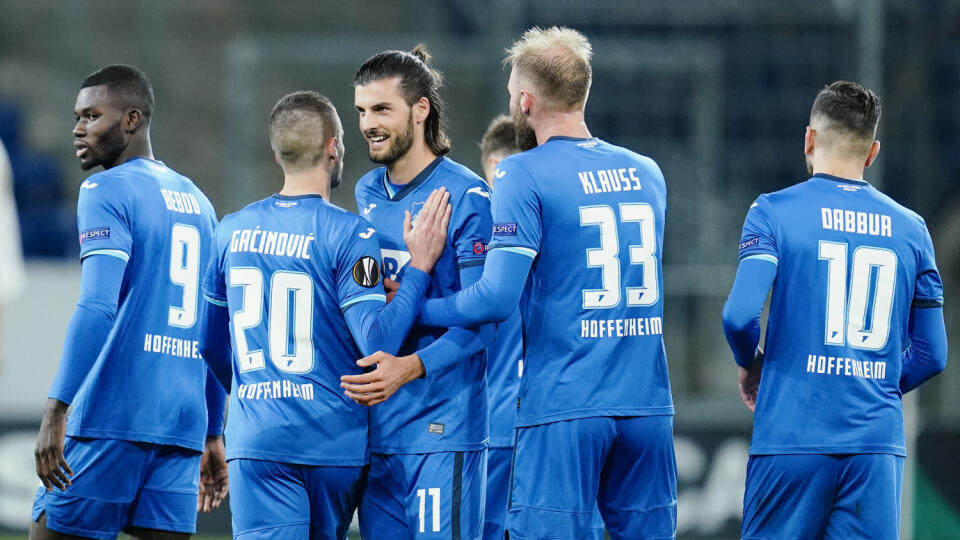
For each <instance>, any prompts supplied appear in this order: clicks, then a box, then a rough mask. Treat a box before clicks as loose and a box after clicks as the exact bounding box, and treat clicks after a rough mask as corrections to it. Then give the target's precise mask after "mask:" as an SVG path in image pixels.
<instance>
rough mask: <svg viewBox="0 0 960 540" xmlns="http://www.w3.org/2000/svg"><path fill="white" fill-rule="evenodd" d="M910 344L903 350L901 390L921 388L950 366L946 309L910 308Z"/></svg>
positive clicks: (907, 390)
mask: <svg viewBox="0 0 960 540" xmlns="http://www.w3.org/2000/svg"><path fill="white" fill-rule="evenodd" d="M908 330H909V333H910V346H909V347H908V348H907V350H906V351H905V352H904V353H903V368H902V370H901V372H900V392H902V393H904V394H906V393H907V392H909V391H911V390H913V389H915V388H917V387H918V386H920V385H921V384H923V383H924V382H926V381H927V380H928V379H930V378H931V377H933V376H934V375H936V374H938V373H940V372H941V371H943V370H944V368H946V367H947V331H946V327H945V325H944V322H943V309H942V308H913V309H912V310H911V311H910V326H909V329H908Z"/></svg>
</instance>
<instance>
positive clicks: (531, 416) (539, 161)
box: [490, 137, 673, 426]
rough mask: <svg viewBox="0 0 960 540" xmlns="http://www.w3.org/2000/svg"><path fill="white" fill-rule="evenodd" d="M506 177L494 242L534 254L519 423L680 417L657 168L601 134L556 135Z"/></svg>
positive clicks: (502, 171) (510, 165) (525, 306)
mask: <svg viewBox="0 0 960 540" xmlns="http://www.w3.org/2000/svg"><path fill="white" fill-rule="evenodd" d="M496 175H497V189H496V191H495V193H494V201H493V220H494V225H493V239H492V240H491V241H490V249H491V250H492V249H505V250H510V251H513V252H516V253H520V254H523V255H527V256H529V257H532V258H533V259H534V261H533V266H532V267H531V270H530V274H529V277H528V281H527V290H526V294H525V298H526V301H525V302H523V303H522V304H521V311H522V318H523V340H524V343H523V346H524V358H523V363H524V365H523V369H524V374H523V377H522V378H521V380H520V397H519V401H518V417H517V425H518V426H531V425H537V424H542V423H546V422H555V421H558V420H569V419H574V418H586V417H590V416H644V415H670V414H673V400H672V398H671V396H670V381H669V376H668V373H667V356H666V352H665V351H664V346H663V335H662V334H663V294H662V289H663V286H662V284H663V279H662V276H661V271H660V270H661V264H660V256H661V248H662V246H663V225H664V215H665V213H666V206H667V200H666V185H665V183H664V179H663V175H662V174H661V172H660V169H659V168H658V167H657V164H656V163H654V161H653V160H651V159H649V158H647V157H644V156H640V155H638V154H635V153H633V152H631V151H629V150H626V149H624V148H619V147H616V146H613V145H611V144H608V143H606V142H604V141H601V140H599V139H574V138H570V137H551V138H550V139H549V140H548V141H547V142H545V143H544V144H541V145H540V146H538V147H536V148H534V149H533V150H530V151H527V152H523V153H521V154H515V155H513V156H510V157H508V158H506V159H504V160H503V161H501V162H500V165H499V167H498V168H497V172H496Z"/></svg>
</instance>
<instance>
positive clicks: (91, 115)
mask: <svg viewBox="0 0 960 540" xmlns="http://www.w3.org/2000/svg"><path fill="white" fill-rule="evenodd" d="M85 118H86V119H87V120H90V121H93V120H96V119H97V118H98V115H96V114H93V113H91V114H88V115H87V116H86V117H85Z"/></svg>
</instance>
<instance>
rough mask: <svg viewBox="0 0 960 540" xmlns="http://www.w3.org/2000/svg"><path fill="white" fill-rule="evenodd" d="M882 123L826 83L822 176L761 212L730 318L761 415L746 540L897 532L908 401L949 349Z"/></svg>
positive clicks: (847, 92) (871, 101)
mask: <svg viewBox="0 0 960 540" xmlns="http://www.w3.org/2000/svg"><path fill="white" fill-rule="evenodd" d="M879 120H880V100H879V99H878V98H877V96H876V94H874V93H873V92H872V91H870V90H868V89H866V88H864V87H863V86H861V85H859V84H857V83H853V82H845V81H838V82H834V83H832V84H830V85H829V86H827V87H825V88H824V89H823V90H821V91H820V93H818V94H817V97H816V99H815V101H814V103H813V108H812V110H811V112H810V125H809V126H807V130H806V135H805V139H804V152H805V154H806V160H807V168H808V170H809V173H810V174H811V175H812V177H811V178H810V179H809V180H807V181H805V182H802V183H799V184H796V185H794V186H791V187H789V188H786V189H784V190H781V191H777V192H775V193H769V194H765V195H761V196H760V197H759V198H757V200H756V201H754V203H753V204H752V205H750V210H749V211H748V212H747V218H746V221H745V222H744V225H743V235H742V236H741V238H740V266H739V268H738V269H737V276H736V279H735V281H734V284H733V290H732V291H731V292H730V296H729V298H728V299H727V303H726V305H725V306H724V310H723V325H724V330H725V331H726V335H727V340H728V341H729V343H730V347H731V348H732V349H733V355H734V359H735V360H736V362H737V364H738V366H739V368H738V370H739V374H740V376H739V378H740V393H741V396H742V398H743V401H744V403H746V405H747V406H748V407H749V408H750V410H752V411H754V428H753V439H752V441H751V444H750V462H749V464H748V466H747V483H746V493H745V495H744V516H743V527H742V532H741V534H742V537H743V538H745V539H753V538H845V539H846V538H864V539H866V538H869V539H895V538H899V532H900V486H901V480H902V475H903V459H904V455H905V452H904V450H905V444H904V432H903V410H902V402H901V397H902V395H903V394H904V393H906V392H909V391H910V390H912V389H914V388H916V387H917V386H919V385H920V384H922V383H923V382H924V381H925V380H927V379H929V378H930V377H932V376H934V375H936V374H937V373H938V372H940V371H941V370H943V368H944V367H945V365H946V360H947V342H946V331H945V329H944V323H943V310H942V305H943V286H942V284H941V282H940V275H939V273H938V272H937V266H936V262H935V260H934V253H933V243H932V242H931V240H930V234H929V233H928V232H927V227H926V224H925V223H924V221H923V218H921V217H920V216H918V215H917V214H916V213H914V212H912V211H910V210H908V209H907V208H904V207H903V206H901V205H899V204H897V203H896V202H894V201H893V200H892V199H890V198H889V197H887V196H886V195H884V194H883V193H881V192H879V191H878V190H877V189H876V188H874V187H873V186H871V185H870V184H869V183H867V182H866V181H864V179H863V172H864V168H865V167H868V166H870V164H871V163H872V162H873V160H874V158H876V156H877V153H878V152H879V150H880V143H879V142H878V141H876V140H874V139H875V136H876V130H877V124H878V122H879ZM771 287H772V288H773V294H772V296H771V300H770V311H769V317H768V320H767V334H766V347H765V350H763V351H760V350H759V349H758V344H759V341H760V324H759V323H760V312H761V310H762V309H763V303H764V300H765V299H766V297H767V293H768V292H769V291H770V289H771Z"/></svg>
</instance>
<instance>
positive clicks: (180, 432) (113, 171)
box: [67, 158, 217, 451]
mask: <svg viewBox="0 0 960 540" xmlns="http://www.w3.org/2000/svg"><path fill="white" fill-rule="evenodd" d="M77 223H78V228H79V231H80V258H81V259H82V258H84V257H88V256H90V255H108V256H112V257H118V258H120V259H123V260H126V261H127V266H126V269H125V271H124V276H123V282H122V284H121V287H120V298H119V304H118V306H117V314H116V318H115V320H114V323H113V328H112V329H111V330H110V334H109V336H108V337H107V341H106V343H105V344H104V346H103V349H102V350H101V351H100V355H99V357H98V358H97V360H96V362H95V363H94V365H93V368H92V369H91V370H90V373H89V374H88V375H87V377H86V379H84V382H83V385H82V386H81V387H80V390H79V392H78V393H77V396H76V397H75V399H74V400H73V403H72V404H71V407H72V412H71V414H70V417H69V420H68V422H67V434H68V435H70V436H72V437H94V438H103V439H122V440H128V441H139V442H148V443H153V444H160V445H173V446H181V447H184V448H189V449H193V450H198V451H199V450H203V445H204V440H205V438H206V435H207V412H206V398H205V393H204V387H205V385H206V380H207V379H206V377H207V366H206V364H205V363H204V361H203V358H202V357H201V356H200V353H199V351H198V344H197V341H198V339H199V336H200V328H199V325H197V308H198V294H197V293H198V291H199V290H200V287H199V285H200V271H201V262H202V261H203V256H204V254H206V253H207V252H208V250H209V249H210V245H211V242H212V239H213V229H214V227H215V226H216V223H217V218H216V214H215V213H214V211H213V206H212V205H211V204H210V201H208V200H207V198H206V197H205V196H204V195H203V193H202V192H201V191H200V190H199V189H197V187H196V186H195V185H193V182H191V181H190V180H189V179H188V178H186V177H184V176H181V175H180V174H177V173H176V172H174V171H173V170H171V169H170V168H169V167H167V166H166V165H164V164H163V163H161V162H159V161H154V160H151V159H147V158H135V159H131V160H129V161H126V162H124V163H122V164H120V165H117V166H116V167H113V168H110V169H108V170H105V171H102V172H99V173H97V174H94V175H92V176H90V177H89V178H87V180H86V181H84V182H83V184H82V185H81V186H80V195H79V199H78V202H77Z"/></svg>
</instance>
